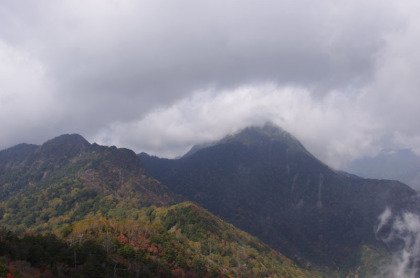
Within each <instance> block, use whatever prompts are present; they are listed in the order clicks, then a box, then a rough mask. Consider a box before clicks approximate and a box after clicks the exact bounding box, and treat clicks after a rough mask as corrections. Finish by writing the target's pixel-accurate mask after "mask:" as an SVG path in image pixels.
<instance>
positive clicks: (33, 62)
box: [0, 0, 420, 167]
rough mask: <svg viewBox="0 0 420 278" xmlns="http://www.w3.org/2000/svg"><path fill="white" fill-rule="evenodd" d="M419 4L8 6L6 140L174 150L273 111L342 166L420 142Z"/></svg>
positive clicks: (2, 18) (1, 74)
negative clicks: (65, 136) (82, 140)
mask: <svg viewBox="0 0 420 278" xmlns="http://www.w3.org/2000/svg"><path fill="white" fill-rule="evenodd" d="M418 10H420V9H419V4H418V3H417V2H416V1H404V2H401V3H400V2H397V3H396V2H395V1H385V2H384V1H376V0H371V1H339V2H337V1H329V0H328V1H327V0H321V1H316V2H314V1H307V0H306V1H305V0H298V1H290V0H281V1H264V2H262V3H261V2H258V3H257V2H255V1H250V0H245V1H237V0H234V1H228V2H226V1H223V2H222V1H220V2H219V1H208V0H203V1H192V0H181V1H176V3H175V2H174V3H168V2H166V1H161V0H157V1H134V0H123V1H112V0H109V1H99V0H87V1H83V2H80V1H69V0H64V1H59V2H57V1H49V0H41V1H37V2H36V3H35V2H33V1H25V0H18V1H5V2H4V3H3V4H2V6H1V7H0V81H1V82H0V131H1V133H2V136H1V137H0V148H1V149H3V148H6V147H9V146H12V145H14V144H17V143H20V142H30V143H41V142H43V141H44V140H47V139H49V138H51V137H53V136H56V135H58V134H61V133H73V132H77V133H80V134H82V135H84V136H85V137H86V138H87V139H89V140H90V141H97V142H99V143H104V144H115V145H118V146H121V147H130V148H132V149H134V150H135V151H136V152H141V151H147V152H151V153H153V154H157V155H160V156H172V157H173V156H177V155H180V154H182V152H184V151H186V150H187V149H188V148H189V147H191V146H192V145H193V144H196V143H200V142H204V141H212V140H217V139H220V137H222V136H224V135H225V134H226V133H227V132H233V131H235V130H237V129H239V128H241V127H244V126H246V125H249V124H258V123H261V122H263V121H266V120H270V121H272V122H275V123H277V124H279V125H281V126H282V127H283V128H284V129H286V130H288V131H289V132H291V133H293V134H294V135H295V136H296V137H297V138H299V139H300V140H302V142H303V143H304V144H305V146H306V147H307V148H308V149H309V150H310V151H311V152H313V153H314V154H316V155H317V156H318V157H320V158H321V159H322V160H324V161H326V162H327V163H329V164H330V165H332V166H334V167H344V166H345V164H346V162H348V161H350V160H352V159H354V158H356V157H358V156H361V155H364V154H374V153H375V152H377V151H378V150H379V149H381V148H383V147H389V146H392V147H410V148H414V149H417V150H420V139H419V138H420V126H419V125H418V124H417V123H416V119H417V118H418V117H419V116H420V115H419V113H420V112H419V111H420V110H418V109H417V107H416V105H417V103H419V102H420V94H419V93H418V89H419V85H420V84H419V83H420V81H419V79H418V78H417V76H416V73H417V72H418V70H419V69H420V52H419V50H418V49H420V39H419V38H418V35H417V34H418V33H419V29H420V19H419V18H420V17H419V16H418V14H417V11H418Z"/></svg>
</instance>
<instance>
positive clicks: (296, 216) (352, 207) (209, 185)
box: [139, 124, 418, 269]
mask: <svg viewBox="0 0 420 278" xmlns="http://www.w3.org/2000/svg"><path fill="white" fill-rule="evenodd" d="M139 157H140V159H141V161H142V163H143V165H144V167H145V169H146V171H147V172H148V173H150V174H151V175H152V176H154V177H155V178H157V179H158V180H160V181H162V182H163V183H164V184H166V185H167V186H168V187H169V188H170V189H172V190H173V191H174V192H175V193H178V194H181V195H183V196H184V197H186V198H187V199H190V200H192V201H194V202H197V203H199V204H201V205H202V206H203V207H205V208H206V209H208V210H209V211H211V212H212V213H214V214H216V215H218V216H220V217H222V218H223V219H225V220H226V221H228V222H230V223H232V224H234V225H235V226H237V227H239V228H241V229H243V230H245V231H247V232H249V233H251V234H253V235H255V236H257V237H259V238H260V239H262V240H263V241H264V242H266V243H268V244H269V245H270V246H272V247H274V248H275V249H277V250H279V251H280V252H284V253H285V254H287V255H288V256H290V257H294V258H296V259H297V260H300V261H302V262H305V261H306V262H312V263H315V264H317V265H321V266H328V267H330V268H334V269H338V268H339V269H345V268H347V269H350V268H352V267H354V266H357V265H358V264H360V261H361V254H362V250H363V249H364V248H373V249H374V250H385V249H386V248H388V246H387V245H385V244H384V243H383V241H381V240H380V239H378V238H377V237H376V235H375V233H374V231H375V227H376V226H377V224H378V216H379V215H381V213H382V212H383V211H384V210H385V209H386V208H387V207H388V208H389V209H391V210H394V211H401V210H403V209H404V208H407V206H408V204H411V205H410V206H411V207H410V208H411V209H416V208H417V207H418V206H417V203H416V202H417V201H416V200H417V199H416V192H415V191H414V190H413V189H411V188H410V187H408V186H407V185H404V184H402V183H400V182H397V181H391V180H374V179H362V178H359V177H357V176H354V175H349V174H346V173H341V172H338V171H335V170H333V169H331V168H330V167H328V166H327V165H325V164H323V163H322V162H321V161H319V160H318V159H316V158H315V157H314V156H313V155H312V154H310V153H309V152H308V151H307V150H306V149H305V148H304V146H303V145H302V144H301V143H300V142H299V141H298V140H297V139H296V138H294V137H293V136H292V135H290V134H289V133H287V132H286V131H284V130H282V129H280V128H278V127H276V126H274V125H272V124H266V125H264V126H262V127H249V128H245V129H244V130H242V131H240V132H239V133H237V134H234V135H231V136H227V137H226V138H224V139H222V140H220V141H219V142H217V143H215V144H213V145H211V146H209V147H204V148H201V149H198V150H196V151H195V152H194V153H190V154H189V155H188V156H184V157H182V158H180V159H176V160H169V159H160V158H158V157H153V156H149V155H147V154H145V153H142V154H139ZM368 246H369V247H368Z"/></svg>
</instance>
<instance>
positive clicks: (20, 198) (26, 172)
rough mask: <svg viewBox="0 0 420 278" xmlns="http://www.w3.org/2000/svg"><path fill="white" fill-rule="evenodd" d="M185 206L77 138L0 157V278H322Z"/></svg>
mask: <svg viewBox="0 0 420 278" xmlns="http://www.w3.org/2000/svg"><path fill="white" fill-rule="evenodd" d="M185 200H186V199H185V198H184V197H182V196H180V195H177V194H175V193H173V192H172V191H170V190H169V189H168V188H167V187H166V186H165V185H163V184H161V183H160V182H159V181H157V180H156V179H154V178H152V177H151V176H149V175H148V174H147V173H146V172H145V170H144V169H143V167H142V165H141V162H140V160H139V159H138V157H137V155H136V154H135V153H134V152H133V151H131V150H128V149H118V148H116V147H105V146H99V145H97V144H90V143H89V142H87V141H86V140H85V139H84V138H83V137H82V136H80V135H77V134H71V135H62V136H59V137H56V138H54V139H51V140H49V141H47V142H45V143H44V144H42V145H41V146H37V145H29V144H20V145H17V146H15V147H12V148H9V149H6V150H3V151H0V228H1V229H0V276H1V277H6V276H7V277H229V276H232V277H270V276H271V277H273V276H274V275H283V277H320V274H318V273H317V272H315V271H309V270H305V269H303V268H302V267H299V266H297V265H296V264H295V263H294V262H293V261H292V260H290V259H288V258H286V257H285V256H283V255H282V254H281V253H279V252H277V251H275V250H273V249H272V248H270V247H269V246H267V245H266V244H264V243H262V242H261V241H260V240H258V239H257V238H255V237H253V236H250V235H249V234H247V233H246V232H243V231H241V230H239V229H237V228H235V227H234V226H232V225H231V224H229V223H226V222H225V221H222V220H221V219H220V218H218V217H215V216H214V215H212V214H211V213H209V212H208V211H207V210H205V209H203V208H202V207H200V206H199V205H197V204H193V203H191V202H186V201H185ZM28 232H29V234H28ZM38 232H42V234H35V235H34V233H38ZM45 233H47V234H45ZM48 233H54V235H49V234H48ZM56 235H59V237H58V238H57V236H56ZM25 275H26V276H25Z"/></svg>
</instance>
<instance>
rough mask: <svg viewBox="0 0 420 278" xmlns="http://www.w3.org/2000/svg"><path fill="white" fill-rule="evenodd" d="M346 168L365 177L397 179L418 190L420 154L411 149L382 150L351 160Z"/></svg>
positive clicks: (419, 182)
mask: <svg viewBox="0 0 420 278" xmlns="http://www.w3.org/2000/svg"><path fill="white" fill-rule="evenodd" d="M347 170H348V171H351V172H353V173H355V174H357V175H359V176H362V177H366V178H377V179H393V180H399V181H401V182H403V183H406V184H408V185H410V186H411V187H413V188H415V189H416V190H420V156H419V155H417V154H415V153H414V152H413V151H412V150H411V149H401V150H382V151H381V152H380V153H379V154H378V155H376V156H374V157H362V158H359V159H357V160H355V161H353V162H352V163H350V165H349V166H348V167H347Z"/></svg>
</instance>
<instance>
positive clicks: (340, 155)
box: [97, 84, 376, 167]
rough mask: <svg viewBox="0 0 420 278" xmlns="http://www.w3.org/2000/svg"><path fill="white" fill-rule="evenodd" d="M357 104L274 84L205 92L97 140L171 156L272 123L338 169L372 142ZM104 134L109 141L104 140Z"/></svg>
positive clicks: (117, 125)
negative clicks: (259, 125)
mask: <svg viewBox="0 0 420 278" xmlns="http://www.w3.org/2000/svg"><path fill="white" fill-rule="evenodd" d="M357 101H358V99H357V98H356V99H354V98H352V97H349V96H346V95H343V94H330V95H329V96H328V97H326V98H323V99H321V100H317V99H314V97H313V96H312V94H311V92H310V91H308V90H306V89H303V88H297V87H283V88H279V87H277V86H275V85H273V84H271V85H267V84H266V85H260V86H251V85H249V86H244V87H240V88H237V89H234V90H225V91H223V92H220V91H214V90H206V91H202V92H197V93H196V94H194V95H193V96H192V97H190V98H186V99H183V100H181V101H179V102H176V103H175V104H174V105H172V106H170V107H168V108H166V109H164V108H161V109H157V110H155V111H154V112H153V113H150V114H148V116H147V117H145V118H143V119H141V120H137V121H132V122H129V123H126V122H124V123H123V122H114V123H113V124H112V125H111V126H110V128H109V129H107V130H104V131H103V132H102V133H101V135H99V136H98V138H97V140H98V141H100V142H103V143H105V144H106V143H110V142H118V144H119V145H123V146H128V147H130V148H133V149H135V150H138V151H146V152H149V153H152V154H157V155H160V156H164V157H167V156H170V157H175V156H178V155H181V154H183V153H185V152H186V151H187V150H188V148H190V147H191V146H192V145H193V144H197V143H204V142H209V141H215V140H219V139H221V138H222V137H224V136H225V135H226V134H229V133H232V132H235V131H237V130H239V129H241V128H244V127H246V126H248V125H258V124H263V123H264V122H266V121H272V122H275V123H276V124H278V125H279V126H282V127H283V128H284V129H286V130H288V131H289V132H291V133H292V134H294V135H296V136H297V137H298V138H303V143H304V144H305V145H306V146H307V147H308V148H309V149H310V150H311V151H313V152H314V153H315V154H316V155H318V156H319V157H321V158H322V159H323V160H324V161H327V162H328V163H330V165H334V166H337V167H338V166H340V163H342V162H343V161H345V160H346V159H351V158H353V157H357V156H358V155H360V153H363V152H366V151H368V149H369V148H370V147H371V142H372V141H373V139H374V138H375V132H376V130H375V125H374V124H373V123H371V122H370V121H371V119H370V118H369V115H366V114H364V113H362V112H361V111H358V110H357V109H355V108H354V107H353V106H354V103H355V102H357ZM343 123H345V124H343ZM107 134H113V137H112V138H108V139H107V138H106V135H107ZM107 140H108V141H107Z"/></svg>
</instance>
